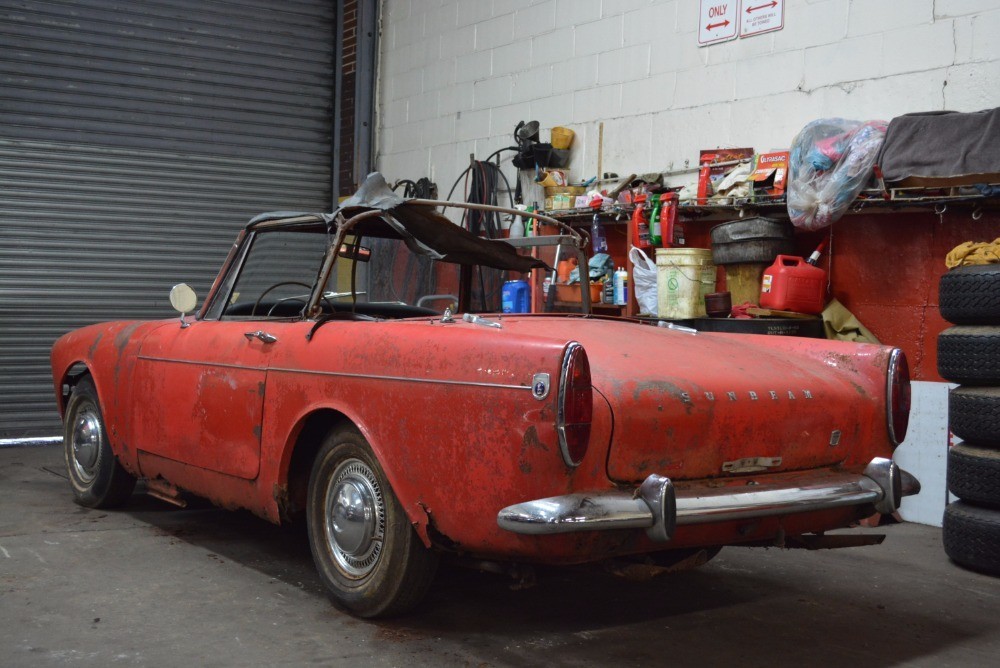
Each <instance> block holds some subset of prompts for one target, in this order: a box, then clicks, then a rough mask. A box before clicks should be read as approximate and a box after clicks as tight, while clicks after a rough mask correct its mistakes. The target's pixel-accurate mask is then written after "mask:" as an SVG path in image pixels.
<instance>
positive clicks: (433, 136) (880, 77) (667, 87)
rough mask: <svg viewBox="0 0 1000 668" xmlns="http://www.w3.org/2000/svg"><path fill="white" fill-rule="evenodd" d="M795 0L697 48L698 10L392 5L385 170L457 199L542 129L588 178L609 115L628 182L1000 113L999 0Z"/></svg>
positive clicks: (635, 4)
mask: <svg viewBox="0 0 1000 668" xmlns="http://www.w3.org/2000/svg"><path fill="white" fill-rule="evenodd" d="M732 1H733V2H735V1H736V0H732ZM746 2H747V0H744V4H745V3H746ZM785 5H786V10H785V27H784V29H783V30H780V31H778V32H773V33H768V34H763V35H758V36H754V37H748V38H743V39H737V40H734V41H731V42H726V43H722V44H715V45H712V46H708V47H702V48H699V47H698V40H697V30H698V10H699V2H698V0H384V4H383V14H382V16H383V18H382V42H381V43H382V50H381V56H380V57H381V63H380V65H379V85H378V98H379V105H378V110H379V118H378V125H377V127H378V133H377V147H378V148H377V151H378V159H377V164H378V166H379V169H380V170H381V171H382V172H383V173H384V174H385V175H386V177H387V178H388V179H389V180H395V179H399V178H412V179H416V178H419V177H421V176H429V177H430V178H431V179H432V180H434V181H435V182H437V183H438V184H439V186H440V187H441V188H443V189H446V188H448V187H450V185H451V183H452V182H453V181H454V180H455V178H456V177H457V176H458V174H459V173H461V171H462V170H464V169H465V167H466V166H468V162H469V154H470V153H474V154H475V155H476V156H477V157H478V158H480V159H483V158H485V157H486V156H487V155H489V154H490V153H492V152H493V151H494V150H495V149H497V148H499V147H501V146H506V145H509V144H510V143H511V142H510V136H511V133H512V131H513V128H514V126H515V125H516V124H517V122H518V121H520V120H532V119H534V120H538V121H539V122H540V123H541V125H542V128H543V129H548V128H551V127H553V126H555V125H566V126H568V127H570V128H572V129H573V130H575V131H576V132H577V141H578V142H579V144H577V145H576V146H575V150H574V156H573V162H572V164H571V172H572V176H573V177H574V178H578V179H586V178H589V177H591V176H594V175H595V174H596V173H597V124H598V122H601V121H603V122H604V154H603V170H604V171H611V172H617V173H619V174H622V175H625V174H628V173H630V172H645V171H662V170H669V169H677V168H681V167H683V166H685V164H686V163H689V164H692V165H693V164H695V163H696V162H697V158H698V151H699V150H700V149H705V148H714V147H718V146H752V147H754V148H756V149H757V150H765V149H771V148H786V147H787V146H788V145H789V144H790V143H791V141H792V139H793V138H794V136H795V134H796V132H798V130H799V129H801V128H802V126H803V125H805V124H806V123H808V122H809V121H811V120H814V119H816V118H824V117H831V116H839V117H845V118H853V119H874V118H882V119H886V120H888V119H890V118H892V117H893V116H897V115H899V114H904V113H907V112H913V111H928V110H939V109H952V110H957V111H976V110H979V109H985V108H990V107H995V106H997V105H1000V0H785ZM543 137H547V132H543ZM505 171H507V173H508V176H512V175H513V173H514V170H513V168H511V167H509V166H508V169H507V170H505ZM444 194H447V191H446V190H445V192H443V193H442V195H444Z"/></svg>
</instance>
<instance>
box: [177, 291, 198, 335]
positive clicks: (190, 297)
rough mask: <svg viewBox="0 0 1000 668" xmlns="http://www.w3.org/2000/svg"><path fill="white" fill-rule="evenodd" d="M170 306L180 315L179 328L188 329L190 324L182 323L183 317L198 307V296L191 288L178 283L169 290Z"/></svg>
mask: <svg viewBox="0 0 1000 668" xmlns="http://www.w3.org/2000/svg"><path fill="white" fill-rule="evenodd" d="M170 305H171V306H173V307H174V310H175V311H179V312H180V314H181V328H182V329H183V328H186V327H190V323H187V322H184V316H185V315H187V314H188V313H190V312H191V311H193V310H194V307H195V306H197V305H198V295H196V294H195V293H194V290H192V289H191V286H190V285H188V284H187V283H178V284H177V285H175V286H174V287H172V288H171V289H170Z"/></svg>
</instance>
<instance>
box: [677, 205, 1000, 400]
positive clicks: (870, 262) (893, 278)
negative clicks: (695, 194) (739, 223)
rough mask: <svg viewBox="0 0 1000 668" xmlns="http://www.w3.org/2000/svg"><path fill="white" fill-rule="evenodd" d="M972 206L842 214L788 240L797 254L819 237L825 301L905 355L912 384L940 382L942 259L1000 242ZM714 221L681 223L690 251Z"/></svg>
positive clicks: (999, 232)
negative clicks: (973, 244)
mask: <svg viewBox="0 0 1000 668" xmlns="http://www.w3.org/2000/svg"><path fill="white" fill-rule="evenodd" d="M973 210H974V205H970V204H968V203H964V204H951V205H950V206H949V207H948V209H947V210H946V211H945V212H944V213H943V214H942V215H940V216H939V215H938V214H936V213H934V211H933V207H928V210H927V211H926V212H925V211H918V212H916V213H888V212H886V213H871V214H849V215H847V216H844V217H843V218H842V219H840V220H839V221H837V222H836V223H834V224H833V226H832V227H830V228H827V229H825V230H821V231H819V232H813V233H800V234H797V235H796V246H797V247H798V250H799V253H800V254H801V255H802V256H803V257H808V255H809V253H811V252H812V250H813V249H814V248H815V247H816V246H817V245H819V242H820V241H822V240H823V239H827V249H826V254H825V256H824V258H823V260H822V261H821V262H820V266H821V267H823V268H824V269H827V271H828V272H829V274H828V276H829V281H830V288H831V296H833V297H836V298H837V299H838V300H839V301H840V302H841V303H842V304H843V305H844V306H846V307H847V308H848V309H849V310H850V311H851V312H852V313H854V315H855V316H857V318H858V320H860V321H861V322H862V323H863V324H864V325H865V326H866V327H867V328H868V329H870V330H871V331H872V333H874V334H875V336H877V337H878V338H879V340H880V341H881V342H882V343H884V344H886V345H893V346H899V347H900V348H902V349H903V350H904V351H905V352H906V356H907V358H908V359H909V362H910V374H911V376H912V378H913V380H927V381H941V380H943V379H942V378H941V377H940V376H939V375H938V373H937V335H938V334H939V333H940V332H941V331H942V330H944V329H946V328H947V327H949V326H950V325H949V324H948V323H947V322H945V321H944V320H943V319H942V318H941V316H940V314H939V313H938V280H939V279H940V277H941V274H943V273H944V272H945V271H947V268H946V267H945V264H944V258H945V256H946V255H947V254H948V252H949V251H950V250H951V249H952V248H954V247H955V246H957V245H959V244H960V243H962V242H964V241H992V240H993V239H996V238H997V237H1000V212H998V211H996V210H990V211H985V212H983V213H982V216H981V217H980V219H979V220H973V218H972V213H973ZM715 224H717V223H707V222H686V223H685V225H686V226H687V228H686V229H688V230H689V233H688V235H689V237H691V245H692V246H700V247H702V248H709V247H711V242H710V241H709V236H708V234H709V230H710V229H711V227H712V226H713V225H715Z"/></svg>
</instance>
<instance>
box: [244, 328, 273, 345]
mask: <svg viewBox="0 0 1000 668" xmlns="http://www.w3.org/2000/svg"><path fill="white" fill-rule="evenodd" d="M243 336H245V337H247V341H252V340H254V339H260V340H261V341H263V342H264V343H274V342H275V341H277V340H278V337H277V336H275V335H274V334H268V333H267V332H265V331H263V330H260V329H258V330H257V331H256V332H247V333H245V334H244V335H243Z"/></svg>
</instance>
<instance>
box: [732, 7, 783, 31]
mask: <svg viewBox="0 0 1000 668" xmlns="http://www.w3.org/2000/svg"><path fill="white" fill-rule="evenodd" d="M739 21H740V37H750V36H752V35H760V34H761V33H765V32H773V31H775V30H781V29H782V28H784V27H785V0H743V7H742V8H741V9H740V19H739Z"/></svg>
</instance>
